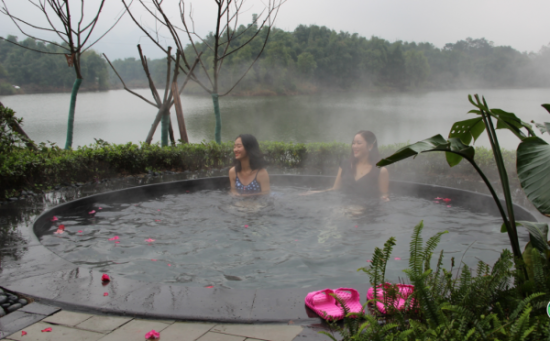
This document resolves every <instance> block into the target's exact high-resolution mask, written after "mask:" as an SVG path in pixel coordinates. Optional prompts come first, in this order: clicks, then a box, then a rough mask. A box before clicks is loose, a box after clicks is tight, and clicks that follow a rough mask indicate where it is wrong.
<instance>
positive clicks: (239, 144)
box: [233, 137, 246, 160]
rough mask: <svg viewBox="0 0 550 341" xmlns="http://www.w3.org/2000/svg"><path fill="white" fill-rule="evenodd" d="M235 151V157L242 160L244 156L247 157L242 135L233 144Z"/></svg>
mask: <svg viewBox="0 0 550 341" xmlns="http://www.w3.org/2000/svg"><path fill="white" fill-rule="evenodd" d="M233 153H235V159H237V160H242V159H243V158H244V157H246V150H245V149H244V146H243V141H241V138H240V137H237V139H236V140H235V144H234V145H233Z"/></svg>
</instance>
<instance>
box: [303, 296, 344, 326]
mask: <svg viewBox="0 0 550 341" xmlns="http://www.w3.org/2000/svg"><path fill="white" fill-rule="evenodd" d="M330 294H334V291H332V289H324V290H319V291H313V292H310V293H308V294H307V295H306V299H305V303H306V305H307V306H308V307H310V308H311V310H313V311H314V312H316V313H317V314H318V315H319V316H321V317H322V318H323V319H325V320H341V319H343V318H344V312H343V310H342V308H341V307H340V306H339V305H338V302H337V301H336V299H335V298H334V297H332V296H330Z"/></svg>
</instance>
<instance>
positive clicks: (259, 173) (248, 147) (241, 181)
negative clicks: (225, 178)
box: [229, 134, 270, 196]
mask: <svg viewBox="0 0 550 341" xmlns="http://www.w3.org/2000/svg"><path fill="white" fill-rule="evenodd" d="M233 153H235V166H234V167H232V168H231V169H230V170H229V180H230V181H231V193H232V194H234V195H238V196H252V195H260V194H268V193H269V190H270V188H269V174H268V173H267V170H266V169H265V168H264V166H265V161H264V158H263V155H262V151H261V150H260V145H259V144H258V140H256V138H255V137H254V136H253V135H250V134H241V135H239V136H237V138H236V139H235V144H234V145H233Z"/></svg>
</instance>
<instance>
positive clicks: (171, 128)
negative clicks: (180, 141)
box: [168, 115, 176, 146]
mask: <svg viewBox="0 0 550 341" xmlns="http://www.w3.org/2000/svg"><path fill="white" fill-rule="evenodd" d="M168 121H169V123H170V128H169V129H168V132H169V133H170V143H171V144H172V146H175V145H176V138H175V137H174V128H173V127H172V118H171V117H170V115H168Z"/></svg>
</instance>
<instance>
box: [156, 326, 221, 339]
mask: <svg viewBox="0 0 550 341" xmlns="http://www.w3.org/2000/svg"><path fill="white" fill-rule="evenodd" d="M215 325H216V324H215V323H191V322H176V323H174V324H172V325H171V326H170V327H168V328H166V329H164V330H163V331H162V333H161V334H160V337H161V338H162V339H163V340H178V341H195V340H196V339H198V338H199V337H201V336H203V335H204V334H206V333H207V332H208V331H209V330H210V329H212V327H214V326H215Z"/></svg>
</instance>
